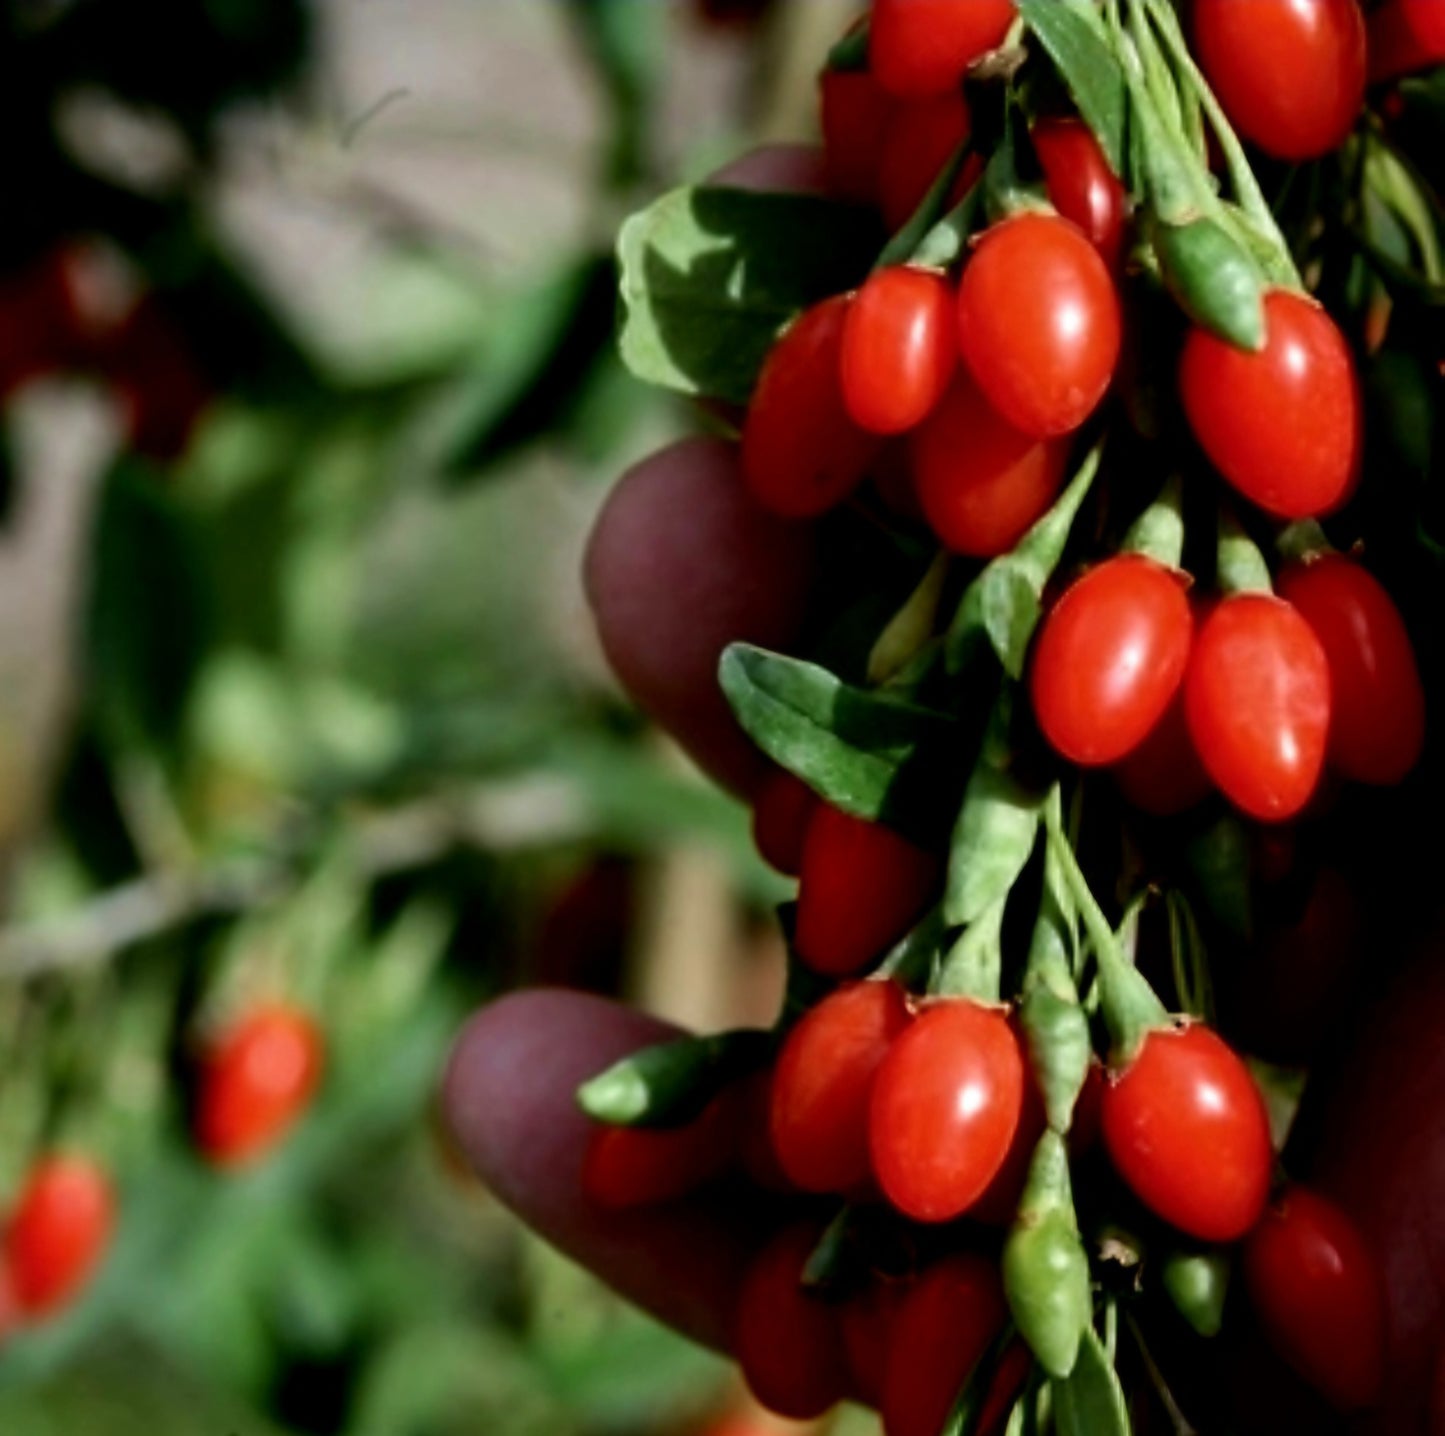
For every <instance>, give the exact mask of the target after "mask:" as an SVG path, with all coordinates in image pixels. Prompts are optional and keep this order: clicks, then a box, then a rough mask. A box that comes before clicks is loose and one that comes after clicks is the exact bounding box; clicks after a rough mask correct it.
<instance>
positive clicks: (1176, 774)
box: [1114, 619, 1214, 818]
mask: <svg viewBox="0 0 1445 1436" xmlns="http://www.w3.org/2000/svg"><path fill="white" fill-rule="evenodd" d="M1196 621H1197V619H1196ZM1114 781H1115V782H1117V783H1118V785H1119V791H1120V792H1121V793H1123V795H1124V797H1125V799H1126V801H1127V802H1128V803H1129V805H1130V806H1131V807H1135V808H1138V809H1139V811H1140V812H1141V813H1149V814H1150V815H1151V816H1153V817H1156V818H1171V817H1174V816H1175V815H1176V814H1179V813H1187V812H1188V811H1189V809H1190V808H1193V807H1195V806H1197V805H1198V804H1199V803H1202V802H1203V801H1204V800H1205V799H1206V798H1207V797H1208V796H1209V795H1210V793H1212V792H1213V791H1214V784H1213V783H1211V782H1210V781H1209V774H1208V773H1206V772H1205V771H1204V764H1203V763H1201V762H1200V761H1199V754H1198V753H1196V752H1195V751H1194V739H1193V738H1191V737H1190V736H1189V719H1188V718H1187V716H1186V715H1185V712H1184V689H1183V687H1182V686H1181V687H1180V688H1179V689H1178V691H1177V692H1176V693H1175V694H1174V697H1173V698H1172V699H1170V701H1169V706H1168V707H1167V708H1166V709H1165V710H1164V716H1163V717H1162V718H1161V719H1160V720H1159V721H1158V722H1157V723H1156V724H1155V725H1154V726H1153V728H1151V729H1150V730H1149V736H1148V737H1147V738H1145V740H1144V741H1143V742H1142V743H1141V744H1140V745H1139V746H1138V747H1137V748H1135V749H1134V751H1133V752H1132V753H1130V754H1129V755H1128V756H1127V757H1125V758H1124V759H1123V760H1122V761H1121V762H1119V763H1118V764H1117V765H1116V766H1115V768H1114Z"/></svg>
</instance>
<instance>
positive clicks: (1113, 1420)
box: [1054, 1327, 1132, 1436]
mask: <svg viewBox="0 0 1445 1436" xmlns="http://www.w3.org/2000/svg"><path fill="white" fill-rule="evenodd" d="M1054 1424H1055V1425H1056V1427H1057V1428H1058V1432H1059V1436H1131V1431H1132V1428H1131V1426H1130V1424H1129V1406H1128V1402H1127V1401H1125V1399H1124V1388H1123V1387H1122V1386H1121V1385H1120V1384H1119V1375H1118V1373H1117V1372H1116V1371H1115V1370H1114V1363H1113V1362H1112V1361H1110V1360H1109V1353H1108V1352H1107V1351H1105V1350H1104V1343H1103V1342H1102V1341H1100V1340H1099V1337H1098V1334H1097V1333H1096V1332H1095V1331H1094V1329H1093V1327H1090V1328H1089V1329H1088V1330H1087V1331H1085V1332H1084V1339H1083V1341H1082V1342H1081V1343H1080V1344H1079V1359H1078V1360H1077V1361H1076V1362H1075V1363H1074V1370H1073V1373H1072V1374H1071V1375H1070V1376H1069V1378H1068V1380H1067V1381H1055V1382H1054Z"/></svg>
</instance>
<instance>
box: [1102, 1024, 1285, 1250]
mask: <svg viewBox="0 0 1445 1436" xmlns="http://www.w3.org/2000/svg"><path fill="white" fill-rule="evenodd" d="M1100 1120H1101V1126H1102V1131H1103V1136H1104V1146H1105V1149H1106V1150H1107V1151H1108V1153H1109V1159H1110V1161H1111V1162H1113V1164H1114V1169H1115V1170H1116V1171H1117V1172H1118V1173H1119V1175H1120V1176H1121V1177H1122V1178H1123V1179H1124V1181H1125V1182H1126V1183H1128V1185H1129V1187H1130V1189H1131V1190H1132V1191H1133V1192H1134V1195H1135V1196H1137V1197H1138V1198H1139V1200H1140V1201H1142V1202H1143V1203H1144V1205H1145V1206H1146V1207H1148V1208H1149V1209H1150V1210H1151V1211H1153V1212H1154V1213H1155V1214H1156V1215H1157V1216H1160V1217H1162V1218H1163V1219H1164V1220H1165V1221H1166V1222H1169V1223H1170V1224H1171V1225H1173V1226H1176V1227H1178V1228H1179V1230H1180V1231H1182V1232H1186V1233H1187V1234H1188V1235H1190V1236H1192V1237H1198V1238H1199V1240H1200V1241H1206V1242H1232V1241H1237V1240H1238V1239H1239V1238H1240V1237H1242V1236H1243V1235H1244V1234H1245V1233H1246V1232H1247V1231H1249V1229H1250V1228H1251V1227H1252V1226H1254V1224H1255V1223H1256V1222H1257V1221H1258V1220H1259V1218H1260V1215H1261V1214H1262V1213H1263V1211H1264V1204H1265V1202H1266V1200H1267V1199H1268V1197H1269V1184H1270V1174H1271V1170H1272V1167H1273V1163H1274V1152H1273V1150H1272V1149H1271V1146H1270V1134H1269V1118H1268V1116H1267V1115H1266V1113H1265V1108H1264V1099H1263V1098H1262V1097H1261V1096H1260V1094H1259V1088H1258V1087H1256V1086H1255V1082H1254V1078H1253V1077H1251V1076H1250V1074H1249V1069H1248V1068H1247V1067H1246V1066H1245V1065H1244V1063H1243V1062H1242V1061H1241V1060H1240V1059H1239V1057H1238V1056H1237V1055H1236V1054H1235V1053H1234V1052H1233V1051H1232V1050H1231V1049H1230V1048H1229V1047H1228V1046H1227V1045H1226V1044H1225V1043H1224V1041H1223V1040H1222V1039H1221V1038H1220V1037H1219V1036H1218V1035H1217V1034H1216V1033H1214V1032H1213V1031H1211V1030H1210V1029H1209V1028H1207V1027H1204V1026H1201V1025H1199V1024H1191V1025H1190V1026H1187V1027H1184V1028H1181V1029H1179V1030H1177V1031H1156V1032H1151V1033H1150V1034H1149V1036H1148V1037H1146V1038H1145V1040H1144V1045H1143V1047H1142V1048H1141V1049H1140V1051H1139V1054H1138V1056H1136V1057H1135V1059H1134V1061H1133V1062H1132V1063H1130V1064H1129V1066H1128V1067H1127V1068H1126V1069H1125V1070H1124V1071H1123V1072H1122V1073H1120V1074H1119V1075H1117V1076H1112V1077H1110V1078H1109V1080H1108V1081H1107V1083H1106V1084H1105V1087H1104V1091H1103V1097H1102V1101H1101V1104H1100Z"/></svg>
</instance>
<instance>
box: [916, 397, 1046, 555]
mask: <svg viewBox="0 0 1445 1436" xmlns="http://www.w3.org/2000/svg"><path fill="white" fill-rule="evenodd" d="M909 444H910V454H911V457H912V460H913V479H914V485H915V488H916V490H917V494H918V502H919V503H920V504H921V505H922V507H923V512H924V516H925V517H926V518H927V520H928V524H929V527H930V528H932V530H933V532H934V533H935V534H936V535H937V536H938V540H939V542H940V543H942V544H944V545H946V546H947V547H948V548H950V549H952V550H953V551H954V552H955V553H961V554H966V555H968V557H970V558H994V557H996V556H997V555H998V554H1001V553H1007V552H1008V551H1009V550H1010V549H1011V548H1013V546H1014V545H1015V544H1016V543H1017V542H1018V541H1019V540H1020V539H1021V538H1022V537H1023V536H1024V534H1026V533H1027V532H1028V531H1029V529H1030V528H1032V527H1033V525H1034V524H1035V523H1037V522H1038V520H1039V519H1041V518H1042V517H1043V516H1044V514H1046V513H1047V512H1048V511H1049V508H1050V507H1051V506H1052V504H1053V502H1054V500H1055V498H1057V497H1058V493H1059V490H1060V488H1062V486H1063V482H1064V469H1065V466H1066V464H1067V463H1068V456H1069V451H1068V445H1067V443H1066V442H1064V441H1062V440H1055V441H1053V442H1041V441H1039V440H1038V439H1031V438H1029V436H1028V435H1027V434H1022V433H1020V432H1019V431H1018V430H1017V429H1015V428H1014V427H1013V426H1012V425H1011V424H1009V423H1008V422H1006V421H1005V420H1004V419H1002V418H1001V417H1000V416H999V415H998V414H997V413H995V412H994V410H993V409H992V408H991V407H990V406H989V403H988V401H987V400H986V399H985V398H984V397H983V395H982V394H981V393H980V392H979V389H978V386H977V385H976V384H975V383H974V381H973V378H972V376H970V375H969V374H967V373H966V372H963V371H960V373H959V374H958V375H957V376H956V377H955V379H954V381H953V385H952V387H951V388H950V389H949V391H948V393H947V394H945V395H944V397H943V399H942V400H941V401H940V402H939V403H938V405H937V406H936V407H935V409H934V411H933V413H932V414H931V415H929V417H928V418H927V419H926V420H925V421H924V423H923V424H922V425H921V426H920V427H919V428H918V429H916V430H915V431H914V433H913V435H912V437H911V439H910V441H909Z"/></svg>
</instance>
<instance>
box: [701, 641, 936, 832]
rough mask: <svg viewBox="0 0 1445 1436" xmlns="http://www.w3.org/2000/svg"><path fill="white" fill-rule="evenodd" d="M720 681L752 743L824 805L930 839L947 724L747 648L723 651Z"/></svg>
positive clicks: (807, 666) (820, 671) (793, 661)
mask: <svg viewBox="0 0 1445 1436" xmlns="http://www.w3.org/2000/svg"><path fill="white" fill-rule="evenodd" d="M718 677H719V681H720V683H721V684H722V689H723V692H724V693H725V694H726V696H727V699H728V702H729V703H731V704H732V708H733V712H734V713H735V714H736V715H737V718H738V721H739V722H740V723H741V724H742V726H743V727H744V729H746V730H747V733H748V735H749V736H750V737H751V738H752V739H753V741H754V742H755V743H756V744H757V745H758V746H759V747H760V748H761V749H762V750H763V751H764V752H765V753H766V754H767V755H768V756H769V757H770V758H772V759H773V761H774V762H776V763H778V764H780V765H781V766H782V767H784V768H786V769H788V771H789V772H791V773H795V774H797V776H798V777H800V778H801V779H802V780H803V781H804V782H805V783H807V784H808V786H809V787H810V788H812V789H813V790H814V792H816V793H818V794H819V795H820V796H821V797H822V798H823V799H824V800H825V801H826V802H829V803H831V804H833V805H834V806H835V807H837V808H841V809H842V810H843V811H844V812H846V813H851V814H853V816H854V817H858V818H866V819H869V820H870V821H873V820H882V821H884V822H888V823H889V824H890V825H892V826H895V827H898V828H899V829H900V830H902V831H905V832H912V833H915V834H920V835H924V834H931V833H932V831H933V827H932V816H933V815H934V814H936V813H937V811H938V805H939V804H940V802H946V801H947V800H948V799H947V794H948V790H949V783H948V781H947V778H948V774H949V773H950V772H951V771H954V769H955V768H956V764H957V757H956V755H955V754H953V752H952V751H951V750H952V748H953V747H954V746H956V743H955V742H954V741H953V740H954V739H955V735H956V731H957V730H956V725H955V723H954V722H953V720H952V719H951V718H949V717H947V716H946V715H944V714H941V713H936V712H934V711H933V710H931V709H928V708H920V707H918V706H917V705H915V704H912V703H908V702H905V701H903V700H901V699H898V698H895V697H890V696H888V695H887V694H886V693H882V692H879V693H873V692H869V691H867V690H866V689H862V688H854V687H852V686H851V685H849V684H846V683H844V682H842V680H841V679H839V678H838V677H837V676H836V675H835V674H832V673H830V672H828V670H827V669H826V668H820V667H819V666H818V665H817V664H815V663H807V662H804V661H803V660H801V659H797V658H785V657H783V656H782V655H781V654H776V653H769V652H767V651H765V650H764V649H761V648H754V647H752V646H751V645H749V644H744V643H735V644H733V645H732V646H731V647H729V648H728V649H727V650H726V652H724V654H723V657H722V663H721V665H720V667H719V670H718Z"/></svg>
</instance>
